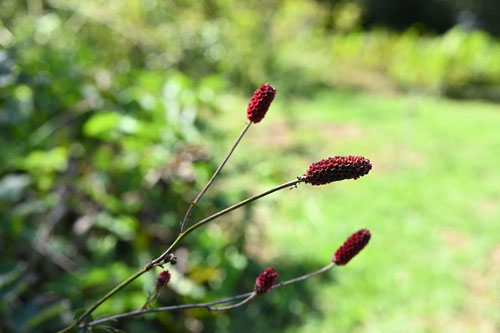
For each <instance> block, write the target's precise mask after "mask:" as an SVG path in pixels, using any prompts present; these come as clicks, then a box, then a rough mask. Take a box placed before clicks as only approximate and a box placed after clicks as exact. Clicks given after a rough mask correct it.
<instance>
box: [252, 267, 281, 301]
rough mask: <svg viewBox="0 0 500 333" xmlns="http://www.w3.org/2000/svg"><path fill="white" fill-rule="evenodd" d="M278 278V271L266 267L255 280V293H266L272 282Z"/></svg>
mask: <svg viewBox="0 0 500 333" xmlns="http://www.w3.org/2000/svg"><path fill="white" fill-rule="evenodd" d="M277 278H278V273H277V272H276V271H275V270H274V268H268V269H266V270H264V271H263V272H262V273H260V275H259V276H258V277H257V279H256V280H255V287H254V290H255V293H256V294H257V295H262V294H265V293H267V292H268V291H269V290H271V289H272V287H273V284H274V282H276V279H277Z"/></svg>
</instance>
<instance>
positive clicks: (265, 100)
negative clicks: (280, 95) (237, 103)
mask: <svg viewBox="0 0 500 333" xmlns="http://www.w3.org/2000/svg"><path fill="white" fill-rule="evenodd" d="M274 96H276V89H274V87H273V86H272V85H270V84H263V85H261V86H260V87H259V88H258V89H257V90H255V92H254V93H253V97H252V99H251V100H250V103H249V104H248V109H247V118H248V119H249V120H250V121H251V122H253V123H258V122H260V121H261V120H262V119H264V116H265V115H266V112H267V110H268V109H269V106H270V105H271V102H272V101H273V99H274Z"/></svg>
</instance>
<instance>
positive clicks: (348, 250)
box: [332, 229, 371, 265]
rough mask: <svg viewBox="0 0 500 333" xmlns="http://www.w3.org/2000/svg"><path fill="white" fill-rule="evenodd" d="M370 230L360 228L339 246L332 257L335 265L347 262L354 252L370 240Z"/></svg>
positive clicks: (357, 251)
mask: <svg viewBox="0 0 500 333" xmlns="http://www.w3.org/2000/svg"><path fill="white" fill-rule="evenodd" d="M370 237H371V234H370V231H369V230H368V229H361V230H358V231H357V232H355V233H354V234H352V235H351V237H349V238H348V239H347V240H346V241H345V243H344V244H343V245H342V246H341V247H339V249H338V250H337V252H335V254H334V255H333V257H332V261H333V262H334V263H335V264H337V265H345V264H347V263H348V262H349V261H350V260H351V259H352V258H354V256H355V255H356V254H358V253H359V252H360V251H361V250H362V249H363V248H364V247H365V246H366V244H368V242H369V241H370Z"/></svg>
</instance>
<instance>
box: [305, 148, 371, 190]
mask: <svg viewBox="0 0 500 333" xmlns="http://www.w3.org/2000/svg"><path fill="white" fill-rule="evenodd" d="M371 169H372V165H371V163H370V160H369V159H366V158H364V157H362V156H351V155H349V156H335V157H329V158H328V159H325V160H321V161H319V162H315V163H313V164H311V166H310V167H309V170H307V173H306V175H305V177H306V179H305V182H306V183H309V184H311V185H324V184H328V183H331V182H335V181H338V180H344V179H358V178H359V177H361V176H364V175H366V174H367V173H368V172H370V170H371Z"/></svg>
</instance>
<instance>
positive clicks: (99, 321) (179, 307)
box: [83, 263, 335, 327]
mask: <svg viewBox="0 0 500 333" xmlns="http://www.w3.org/2000/svg"><path fill="white" fill-rule="evenodd" d="M334 266H335V264H334V263H331V264H329V265H327V266H325V267H323V268H321V269H319V270H317V271H314V272H311V273H308V274H305V275H302V276H299V277H297V278H294V279H291V280H288V281H285V282H280V283H277V284H275V285H274V286H273V288H272V290H274V289H277V288H280V287H284V286H288V285H290V284H294V283H297V282H300V281H303V280H306V279H309V278H311V277H313V276H316V275H319V274H323V273H325V272H326V271H329V270H330V269H332V268H333V267H334ZM255 296H256V294H255V292H253V291H252V292H248V293H245V294H240V295H236V296H233V297H228V298H224V299H221V300H218V301H215V302H209V303H195V304H182V305H171V306H164V307H160V308H155V309H147V310H136V311H131V312H126V313H122V314H119V315H116V316H111V317H106V318H101V319H97V320H94V321H91V322H89V323H86V324H84V325H83V326H84V327H90V326H95V325H99V324H102V323H107V322H110V321H117V320H118V319H123V318H127V317H132V316H140V315H144V314H147V313H153V312H165V311H175V310H183V309H192V308H206V309H208V310H210V311H223V310H229V309H233V308H236V307H238V306H241V305H243V304H246V303H247V302H249V301H251V300H253V299H254V298H255ZM240 299H244V300H243V301H242V302H240V303H237V304H234V305H231V306H226V307H221V308H213V306H214V305H218V304H223V303H228V302H232V301H236V300H240Z"/></svg>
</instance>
